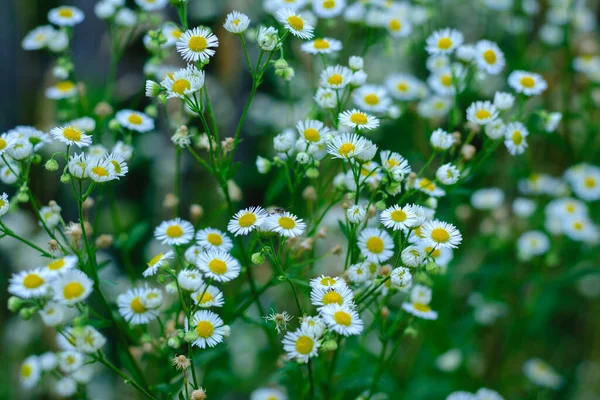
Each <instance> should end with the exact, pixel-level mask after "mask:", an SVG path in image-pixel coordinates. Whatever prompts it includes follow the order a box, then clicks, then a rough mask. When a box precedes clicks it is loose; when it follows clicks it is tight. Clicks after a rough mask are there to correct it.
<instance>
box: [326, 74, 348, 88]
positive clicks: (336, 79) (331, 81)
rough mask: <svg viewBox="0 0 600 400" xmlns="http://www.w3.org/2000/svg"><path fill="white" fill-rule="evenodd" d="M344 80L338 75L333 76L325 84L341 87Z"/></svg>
mask: <svg viewBox="0 0 600 400" xmlns="http://www.w3.org/2000/svg"><path fill="white" fill-rule="evenodd" d="M343 81H344V78H343V77H342V75H340V74H333V75H331V76H330V77H329V78H328V79H327V83H329V84H330V85H341V84H342V82H343Z"/></svg>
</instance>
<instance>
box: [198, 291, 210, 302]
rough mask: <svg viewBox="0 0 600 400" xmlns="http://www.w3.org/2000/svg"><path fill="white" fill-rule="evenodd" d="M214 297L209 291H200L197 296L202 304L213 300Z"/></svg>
mask: <svg viewBox="0 0 600 400" xmlns="http://www.w3.org/2000/svg"><path fill="white" fill-rule="evenodd" d="M213 299H214V297H213V295H212V294H210V293H208V292H206V293H204V294H202V293H200V294H199V295H198V296H196V300H197V301H198V303H200V304H206V303H208V302H209V301H212V300H213Z"/></svg>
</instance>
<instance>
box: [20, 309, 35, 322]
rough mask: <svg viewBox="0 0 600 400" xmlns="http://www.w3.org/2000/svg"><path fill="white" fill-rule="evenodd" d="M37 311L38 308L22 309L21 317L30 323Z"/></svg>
mask: <svg viewBox="0 0 600 400" xmlns="http://www.w3.org/2000/svg"><path fill="white" fill-rule="evenodd" d="M36 311H37V308H35V307H27V308H22V309H21V311H19V317H20V318H21V319H24V320H25V321H28V320H30V319H31V317H33V315H34V314H35V312H36Z"/></svg>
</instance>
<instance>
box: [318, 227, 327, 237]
mask: <svg viewBox="0 0 600 400" xmlns="http://www.w3.org/2000/svg"><path fill="white" fill-rule="evenodd" d="M317 237H318V238H319V239H324V238H326V237H327V229H325V228H321V229H319V231H318V232H317Z"/></svg>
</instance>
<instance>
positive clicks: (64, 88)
mask: <svg viewBox="0 0 600 400" xmlns="http://www.w3.org/2000/svg"><path fill="white" fill-rule="evenodd" d="M74 87H75V84H74V83H73V82H71V81H62V82H58V83H57V84H56V88H57V89H58V90H59V91H60V92H63V93H64V92H69V91H71V90H73V88H74Z"/></svg>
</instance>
